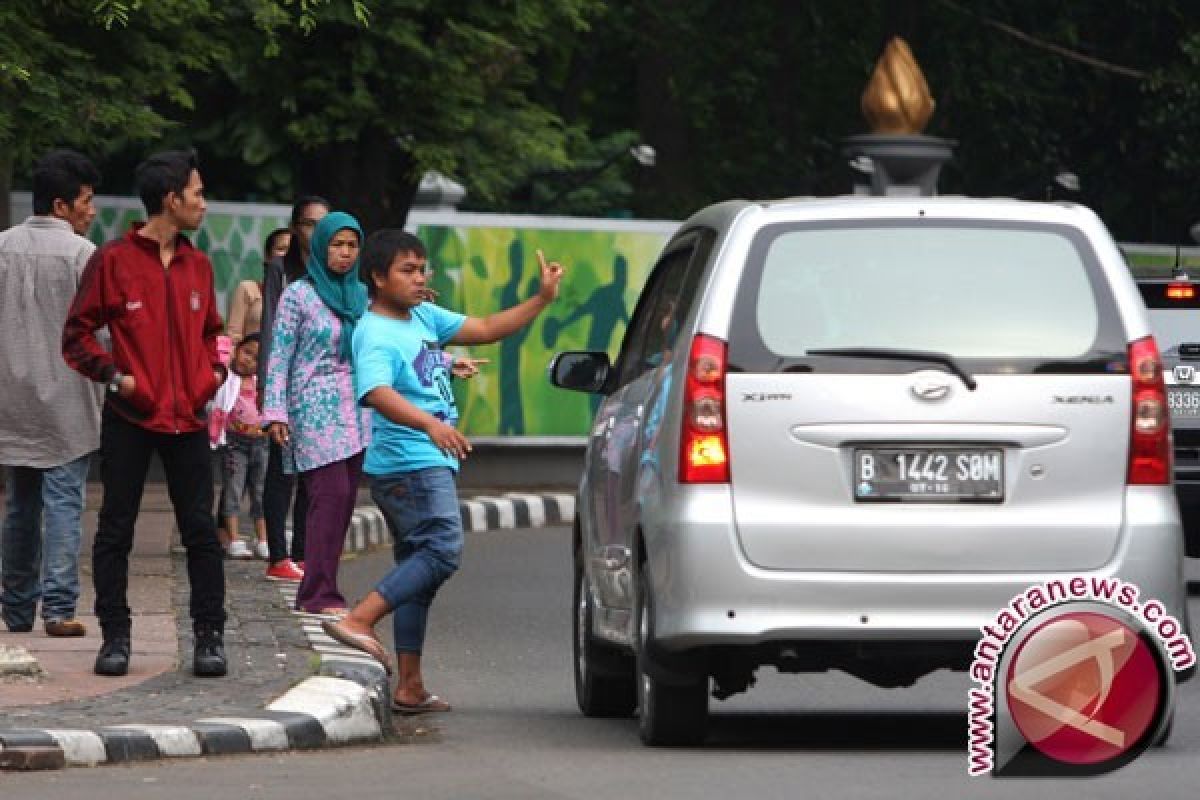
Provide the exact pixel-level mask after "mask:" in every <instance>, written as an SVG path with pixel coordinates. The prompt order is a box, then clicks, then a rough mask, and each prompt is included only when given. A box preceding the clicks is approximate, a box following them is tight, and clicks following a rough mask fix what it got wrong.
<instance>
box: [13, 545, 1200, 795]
mask: <svg viewBox="0 0 1200 800" xmlns="http://www.w3.org/2000/svg"><path fill="white" fill-rule="evenodd" d="M567 537H568V532H567V530H566V529H565V528H550V529H541V530H529V531H516V532H512V531H509V532H492V533H486V534H477V535H471V536H468V548H467V553H466V559H465V564H464V567H463V569H462V570H461V571H460V572H459V574H458V575H457V576H455V577H454V578H453V579H452V580H451V582H450V583H449V584H447V586H446V587H445V588H444V589H443V592H442V594H441V595H440V596H439V598H438V601H437V603H436V605H435V607H434V612H433V616H432V619H431V623H430V637H429V642H428V650H427V653H426V662H427V663H426V676H427V680H428V682H429V685H430V688H431V689H432V690H434V691H436V692H437V693H439V694H441V695H442V696H443V697H446V698H447V699H449V700H450V701H451V702H453V703H454V704H455V706H456V710H455V711H454V712H452V713H450V714H445V715H439V716H437V717H431V718H430V721H431V722H433V723H436V724H435V725H434V726H431V727H430V728H427V729H419V730H416V731H413V735H412V736H411V737H410V740H409V741H408V742H406V743H403V744H397V745H390V746H381V747H365V748H352V749H343V750H329V751H321V752H315V753H298V754H286V755H279V756H265V757H264V756H250V757H238V758H228V757H226V758H220V759H212V760H195V759H188V760H182V761H179V762H160V763H154V764H149V765H146V766H138V767H101V768H97V769H93V770H85V769H75V770H68V771H63V772H57V773H46V774H33V775H22V774H13V773H8V774H0V792H2V793H3V796H4V797H14V798H21V799H22V800H36V799H38V798H56V800H95V798H96V797H97V795H99V796H101V797H120V798H123V800H124V799H125V798H128V799H129V800H136V798H150V797H164V796H168V795H169V796H170V797H171V798H172V800H192V798H195V799H196V800H201V798H202V799H203V800H211V798H213V797H241V798H259V797H262V798H288V800H300V799H301V798H319V799H320V800H333V798H344V797H351V798H357V797H371V798H374V797H379V798H385V797H386V798H390V799H392V800H394V799H395V798H419V799H420V800H437V799H439V798H487V799H488V800H492V799H499V798H514V799H516V798H521V799H522V800H537V799H538V798H581V799H582V798H588V800H595V799H596V798H646V797H654V798H676V797H679V798H688V800H702V799H704V798H723V799H724V798H729V797H746V798H751V797H753V798H759V797H763V798H775V797H780V798H783V797H789V798H791V797H822V798H824V797H862V798H881V799H882V798H889V799H890V798H903V797H920V798H929V797H956V798H957V797H1039V798H1041V797H1047V798H1056V797H1064V798H1066V797H1071V798H1074V797H1078V796H1081V795H1082V796H1086V797H1089V798H1110V797H1111V798H1122V799H1124V798H1129V797H1139V796H1142V797H1156V798H1159V797H1161V798H1175V797H1178V798H1185V797H1186V798H1191V797H1195V796H1196V792H1197V788H1196V786H1197V783H1198V782H1200V758H1198V757H1197V756H1200V679H1198V680H1196V681H1193V682H1192V683H1189V684H1186V685H1184V686H1183V687H1182V688H1181V690H1180V695H1179V704H1178V706H1177V709H1178V712H1177V719H1176V723H1175V731H1174V736H1173V738H1172V740H1171V743H1170V745H1169V746H1168V747H1167V748H1165V749H1163V750H1160V751H1154V752H1151V753H1148V754H1146V755H1144V756H1142V757H1141V758H1140V759H1139V760H1138V761H1136V762H1134V763H1133V764H1131V765H1130V766H1128V767H1125V768H1124V769H1122V770H1120V771H1118V772H1116V773H1112V774H1110V775H1107V776H1104V777H1101V778H1094V779H1087V780H1086V783H1084V784H1080V783H1078V782H1077V781H1074V780H1067V779H1054V780H1040V781H1031V780H1021V781H1014V780H1010V781H1002V780H995V779H991V778H968V777H967V774H966V764H967V761H966V755H965V726H966V722H965V720H966V716H965V712H964V709H965V702H966V700H965V698H966V689H967V681H966V678H965V676H963V675H959V674H953V673H944V672H943V673H937V674H934V675H931V676H928V677H926V678H924V679H923V680H922V681H920V682H919V683H918V684H917V685H916V686H915V687H912V688H909V689H902V690H882V689H876V688H874V687H871V686H869V685H867V684H864V683H861V682H860V681H857V680H855V679H853V678H850V677H847V676H845V675H842V674H841V673H830V674H827V675H820V676H795V675H776V674H775V673H774V672H773V671H770V670H767V671H764V672H763V673H761V674H760V680H759V684H758V686H756V687H755V688H754V689H752V690H751V691H750V692H749V693H748V694H745V695H741V696H739V697H736V698H733V699H731V700H729V701H726V702H724V703H716V702H715V701H714V703H713V706H712V710H713V714H714V716H713V725H712V735H711V737H710V740H709V742H708V743H707V744H706V745H705V746H704V747H703V748H697V749H693V750H652V749H646V748H643V747H642V746H641V744H640V743H639V742H638V739H637V733H636V730H635V722H634V721H633V720H632V719H629V720H589V719H585V718H583V717H582V716H580V715H579V713H578V712H577V710H576V708H575V701H574V694H573V689H572V685H571V670H570V617H569V604H570V589H571V587H570V577H569V555H568V538H567ZM388 563H389V555H388V554H387V553H378V554H375V555H372V556H368V557H362V558H357V559H354V560H351V561H347V562H345V564H344V565H343V580H342V583H343V586H344V588H345V589H346V590H347V593H348V594H352V595H360V594H362V593H364V592H365V591H367V590H368V589H369V588H370V586H371V583H372V580H373V579H374V578H375V577H377V576H378V575H379V574H381V573H382V571H384V570H385V569H386V568H387V565H388ZM1189 573H1190V574H1191V575H1192V577H1200V563H1197V562H1195V561H1193V562H1192V563H1191V564H1190V565H1189ZM1191 603H1192V617H1193V619H1200V596H1198V597H1193V599H1192V601H1191ZM387 633H388V634H389V638H390V631H387Z"/></svg>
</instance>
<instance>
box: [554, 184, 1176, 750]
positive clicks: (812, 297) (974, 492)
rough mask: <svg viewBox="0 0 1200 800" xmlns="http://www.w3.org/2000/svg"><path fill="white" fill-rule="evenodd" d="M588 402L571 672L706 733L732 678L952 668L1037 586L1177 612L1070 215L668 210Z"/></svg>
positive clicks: (1137, 349)
mask: <svg viewBox="0 0 1200 800" xmlns="http://www.w3.org/2000/svg"><path fill="white" fill-rule="evenodd" d="M551 378H552V380H553V382H554V383H555V384H556V385H558V386H560V387H563V388H567V389H575V390H580V391H586V392H596V393H599V394H600V395H602V402H601V404H600V406H599V410H598V412H597V414H596V416H595V420H594V423H593V426H592V429H591V432H590V442H589V445H588V449H587V455H586V461H585V471H584V474H583V477H582V480H581V483H580V487H579V502H578V517H577V520H576V522H575V531H574V565H575V596H574V617H575V636H574V639H575V641H574V647H575V650H574V652H575V658H574V664H575V682H576V689H577V696H578V701H579V706H580V708H581V709H582V710H583V712H584V713H585V714H588V715H599V716H604V715H627V714H630V713H632V712H633V711H634V710H638V711H639V718H640V722H639V724H640V733H641V736H642V739H643V740H644V741H645V742H647V743H650V744H685V743H691V742H697V741H700V740H702V739H703V737H704V735H705V723H706V719H707V713H708V702H709V696H710V692H711V695H712V696H713V697H715V698H717V699H724V698H726V697H729V696H730V695H732V694H734V693H737V692H740V691H744V690H746V689H747V688H748V687H749V686H750V685H751V684H752V683H753V678H754V672H755V670H756V669H757V668H758V667H760V666H763V665H772V666H775V667H777V668H778V669H779V670H780V671H785V672H816V671H822V670H827V669H841V670H845V671H846V672H849V673H851V674H853V675H855V676H858V677H860V678H861V679H863V680H866V681H869V682H871V683H873V684H876V685H880V686H908V685H911V684H912V683H913V682H915V681H916V680H917V679H918V678H920V677H921V676H922V675H925V674H927V673H929V672H931V671H933V670H936V669H941V668H951V669H966V668H967V667H968V665H969V663H970V659H971V653H972V649H973V647H974V645H975V643H976V641H977V640H978V639H979V635H980V626H981V625H982V624H984V623H986V622H988V621H990V620H992V619H993V618H994V616H995V614H996V612H997V610H998V609H1000V608H1001V607H1003V606H1004V605H1005V604H1006V603H1007V602H1008V601H1009V600H1010V599H1011V598H1013V597H1014V596H1015V595H1017V594H1018V593H1020V592H1021V591H1022V590H1024V589H1026V588H1027V587H1029V586H1030V585H1031V584H1033V583H1036V582H1040V581H1044V580H1049V579H1054V578H1057V577H1071V576H1076V575H1082V576H1116V577H1120V578H1122V579H1124V580H1126V581H1130V582H1132V583H1135V584H1136V585H1137V586H1138V587H1140V589H1141V592H1142V595H1143V596H1153V597H1156V598H1157V599H1158V600H1160V601H1161V602H1162V603H1163V605H1164V606H1165V607H1166V608H1167V609H1168V610H1169V613H1170V614H1172V615H1174V616H1175V617H1176V618H1177V619H1179V620H1185V621H1186V589H1185V583H1184V580H1183V568H1182V564H1183V549H1182V533H1181V526H1180V520H1179V511H1178V507H1177V504H1176V500H1175V497H1174V495H1173V493H1172V487H1171V438H1170V427H1169V425H1168V422H1167V408H1166V396H1165V389H1164V385H1163V374H1162V369H1161V361H1160V358H1159V353H1158V351H1157V348H1156V346H1155V342H1154V339H1153V337H1152V336H1151V332H1150V328H1149V326H1148V324H1147V318H1146V311H1145V309H1144V307H1143V304H1142V300H1141V298H1140V296H1139V294H1138V290H1137V287H1136V285H1135V283H1134V281H1133V279H1132V278H1131V276H1130V274H1129V272H1128V270H1127V268H1126V266H1125V263H1124V259H1123V258H1122V255H1121V253H1120V252H1119V250H1118V249H1117V247H1116V245H1115V243H1114V242H1113V240H1112V238H1111V236H1110V235H1109V233H1108V232H1107V230H1106V229H1105V227H1104V225H1103V224H1102V223H1101V221H1100V220H1099V219H1098V218H1097V217H1096V216H1095V214H1093V213H1092V212H1091V211H1089V210H1088V209H1086V208H1084V207H1082V206H1078V205H1070V204H1046V203H1026V202H1020V201H1015V200H1006V199H970V198H954V197H855V196H847V197H836V198H811V199H793V200H783V201H777V202H761V203H760V202H747V201H732V202H727V203H722V204H719V205H715V206H712V207H710V208H707V209H705V210H703V211H701V212H700V213H698V214H696V215H695V216H693V217H691V218H690V219H688V220H687V221H686V222H685V223H684V224H683V225H682V227H681V228H680V229H679V231H678V232H677V233H676V234H675V236H674V237H673V238H672V239H671V241H670V242H669V244H668V245H667V247H666V248H665V249H664V251H663V253H662V255H661V257H660V258H659V260H658V262H657V263H656V265H655V266H654V268H653V270H652V271H651V273H650V276H649V278H648V281H647V284H646V286H645V289H644V290H643V292H642V294H641V297H640V300H639V302H638V305H637V308H636V311H635V312H634V314H633V316H632V319H631V322H630V324H629V328H628V331H627V333H626V336H625V338H624V341H623V343H622V347H621V352H620V355H619V357H618V358H617V360H616V362H615V363H611V364H610V362H609V358H608V356H607V355H606V354H604V353H587V352H566V353H560V354H559V355H558V356H556V358H555V360H554V362H553V363H552V364H551Z"/></svg>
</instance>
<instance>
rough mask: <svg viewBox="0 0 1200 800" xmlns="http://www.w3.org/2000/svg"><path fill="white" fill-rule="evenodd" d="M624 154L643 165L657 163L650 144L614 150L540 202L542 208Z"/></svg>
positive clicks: (597, 173)
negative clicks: (580, 176)
mask: <svg viewBox="0 0 1200 800" xmlns="http://www.w3.org/2000/svg"><path fill="white" fill-rule="evenodd" d="M626 155H628V156H629V157H630V158H632V159H633V160H634V161H636V162H637V163H638V164H639V165H640V166H643V167H653V166H654V165H655V164H657V163H658V151H656V150H655V149H654V147H653V146H651V145H648V144H645V143H640V144H635V145H633V146H632V147H629V148H622V149H620V150H617V151H616V152H614V153H613V154H612V155H610V156H609V157H608V158H606V159H604V161H602V162H600V164H599V166H596V167H594V168H592V169H590V170H588V171H587V172H585V173H584V174H583V177H582V179H580V180H576V181H574V182H573V183H571V184H569V185H567V186H564V187H563V188H562V189H559V190H558V192H557V193H556V194H555V195H554V196H553V197H551V198H550V199H549V200H547V201H546V202H545V203H542V204H541V206H542V208H543V209H547V210H548V209H550V208H553V206H554V204H555V203H557V202H558V201H559V200H561V199H562V198H563V197H564V196H566V195H568V194H570V193H571V192H573V191H575V190H576V189H581V188H583V187H584V186H587V185H588V184H589V183H591V182H592V181H594V180H595V179H596V178H598V177H599V176H600V175H601V173H603V172H604V170H606V169H608V168H609V167H611V166H612V165H613V164H615V163H617V161H618V160H620V159H621V158H622V157H623V156H626Z"/></svg>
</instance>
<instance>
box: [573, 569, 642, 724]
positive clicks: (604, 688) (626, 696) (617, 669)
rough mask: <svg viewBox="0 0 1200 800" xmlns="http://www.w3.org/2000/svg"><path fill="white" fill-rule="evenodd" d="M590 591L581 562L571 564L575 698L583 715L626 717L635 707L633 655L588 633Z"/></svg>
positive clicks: (590, 614)
mask: <svg viewBox="0 0 1200 800" xmlns="http://www.w3.org/2000/svg"><path fill="white" fill-rule="evenodd" d="M592 613H593V609H592V593H591V592H590V591H589V590H588V586H587V574H586V573H585V571H584V569H583V566H582V565H580V564H577V565H576V567H575V592H574V604H573V606H572V613H571V617H572V620H573V623H572V639H573V643H574V646H573V648H572V650H573V655H574V659H573V661H574V665H575V669H574V671H575V701H576V702H577V703H578V704H579V710H580V711H582V712H583V715H584V716H585V717H628V716H629V715H631V714H632V713H633V711H634V709H635V708H636V707H637V683H636V680H635V676H634V666H633V659H632V658H630V657H629V656H628V655H626V654H624V653H621V652H619V651H617V650H616V649H615V648H613V647H611V646H609V645H606V644H604V643H603V642H598V641H596V638H595V637H594V636H593V635H592Z"/></svg>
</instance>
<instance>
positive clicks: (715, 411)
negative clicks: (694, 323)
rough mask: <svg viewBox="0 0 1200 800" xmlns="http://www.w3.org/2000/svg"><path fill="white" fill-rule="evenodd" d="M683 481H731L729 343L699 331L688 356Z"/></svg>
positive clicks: (681, 441)
mask: <svg viewBox="0 0 1200 800" xmlns="http://www.w3.org/2000/svg"><path fill="white" fill-rule="evenodd" d="M679 448H680V449H679V481H680V483H729V440H728V439H727V438H726V435H725V343H724V342H723V341H721V340H720V339H715V338H713V337H712V336H705V335H704V334H698V335H697V336H696V337H695V338H693V339H692V350H691V353H690V354H689V355H688V369H687V382H686V383H685V384H684V389H683V430H682V431H681V435H680V437H679Z"/></svg>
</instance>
